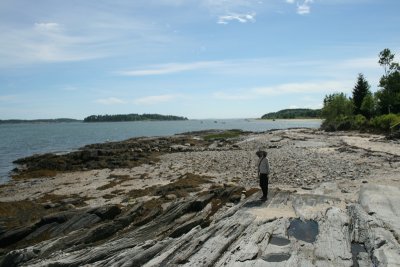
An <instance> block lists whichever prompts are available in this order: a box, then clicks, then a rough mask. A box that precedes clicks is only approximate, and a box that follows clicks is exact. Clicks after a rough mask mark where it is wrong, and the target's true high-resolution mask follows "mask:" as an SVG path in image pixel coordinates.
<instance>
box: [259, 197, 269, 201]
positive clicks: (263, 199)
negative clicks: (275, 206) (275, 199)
mask: <svg viewBox="0 0 400 267" xmlns="http://www.w3.org/2000/svg"><path fill="white" fill-rule="evenodd" d="M267 199H268V198H267V197H264V196H262V197H261V198H260V200H261V201H267Z"/></svg>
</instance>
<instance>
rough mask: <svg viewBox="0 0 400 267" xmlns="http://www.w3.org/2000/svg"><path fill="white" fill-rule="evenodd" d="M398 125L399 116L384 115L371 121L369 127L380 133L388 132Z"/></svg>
mask: <svg viewBox="0 0 400 267" xmlns="http://www.w3.org/2000/svg"><path fill="white" fill-rule="evenodd" d="M398 123H400V115H396V114H392V113H391V114H385V115H381V116H378V117H375V118H373V119H371V121H370V126H372V127H373V128H376V129H378V130H381V131H385V132H389V131H390V128H391V127H393V126H394V125H396V124H398Z"/></svg>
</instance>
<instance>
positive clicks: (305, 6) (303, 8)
mask: <svg viewBox="0 0 400 267" xmlns="http://www.w3.org/2000/svg"><path fill="white" fill-rule="evenodd" d="M312 2H313V0H304V2H303V3H302V4H297V14H299V15H307V14H309V13H310V12H311V6H310V4H311V3H312Z"/></svg>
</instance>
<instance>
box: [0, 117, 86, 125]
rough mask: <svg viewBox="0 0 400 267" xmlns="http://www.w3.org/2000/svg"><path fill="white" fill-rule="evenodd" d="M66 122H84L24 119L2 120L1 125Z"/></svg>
mask: <svg viewBox="0 0 400 267" xmlns="http://www.w3.org/2000/svg"><path fill="white" fill-rule="evenodd" d="M65 122H82V120H76V119H70V118H59V119H36V120H22V119H10V120H0V124H18V123H65Z"/></svg>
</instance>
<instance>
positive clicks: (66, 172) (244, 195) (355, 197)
mask: <svg viewBox="0 0 400 267" xmlns="http://www.w3.org/2000/svg"><path fill="white" fill-rule="evenodd" d="M260 148H262V149H265V150H267V151H268V157H269V159H270V164H271V174H270V193H269V197H268V201H266V202H261V201H259V200H258V199H259V197H260V196H261V194H260V190H259V189H258V181H257V178H256V162H257V158H256V156H255V152H256V151H257V150H258V149H260ZM17 163H18V164H20V166H21V167H20V168H19V169H18V170H15V171H16V173H15V175H14V177H13V178H14V179H13V180H12V181H11V182H10V183H8V184H5V185H2V186H0V214H1V217H0V266H398V264H399V263H400V245H399V242H400V220H399V218H400V142H399V141H398V140H397V141H396V140H388V139H386V138H385V137H383V136H379V135H370V134H359V133H341V132H337V133H325V132H321V131H318V130H311V129H290V130H277V131H269V132H265V133H249V132H246V133H245V132H242V133H239V134H237V135H235V136H234V137H232V135H224V133H219V132H217V133H215V132H212V133H210V132H194V133H188V134H182V135H176V136H171V137H163V138H134V139H129V140H126V141H122V142H114V143H111V142H110V143H104V144H94V145H88V146H85V147H83V148H82V149H80V150H78V151H75V152H72V153H69V154H65V155H53V154H46V155H34V156H32V157H29V158H24V159H20V160H18V161H17Z"/></svg>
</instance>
